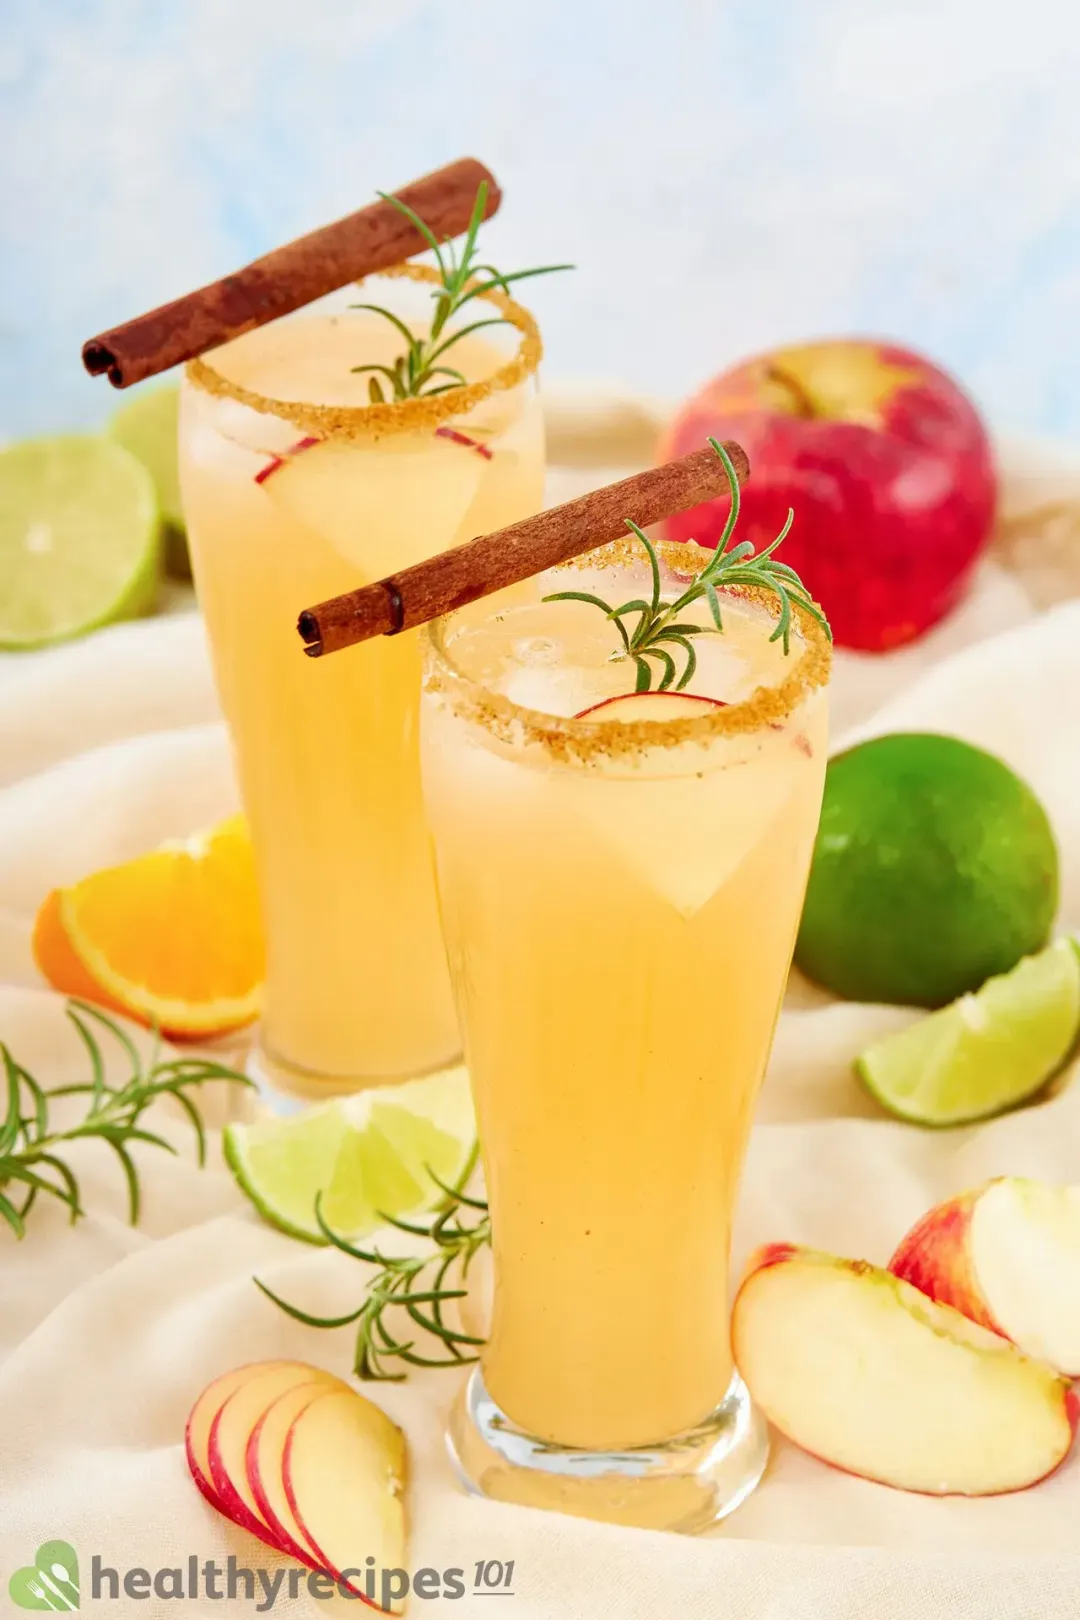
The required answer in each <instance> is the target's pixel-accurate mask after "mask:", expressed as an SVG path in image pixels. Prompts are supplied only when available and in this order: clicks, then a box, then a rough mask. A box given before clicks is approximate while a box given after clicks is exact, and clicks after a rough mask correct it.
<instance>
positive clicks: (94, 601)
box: [0, 434, 160, 650]
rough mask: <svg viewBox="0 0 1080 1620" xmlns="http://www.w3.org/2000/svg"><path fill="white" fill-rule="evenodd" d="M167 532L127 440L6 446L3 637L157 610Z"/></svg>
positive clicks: (58, 634) (48, 637) (2, 473)
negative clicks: (164, 533) (162, 533)
mask: <svg viewBox="0 0 1080 1620" xmlns="http://www.w3.org/2000/svg"><path fill="white" fill-rule="evenodd" d="M159 534H160V517H159V512H158V503H157V497H156V495H155V494H154V484H153V479H152V478H151V477H150V474H149V473H148V472H147V470H146V468H145V467H144V466H143V465H142V463H141V462H139V461H137V460H136V458H135V457H134V456H133V455H130V454H129V453H128V451H126V450H125V449H123V448H122V447H121V446H120V445H118V444H111V443H110V442H109V441H108V440H107V439H99V438H91V437H89V436H87V437H85V438H84V437H80V436H77V435H74V434H72V435H68V436H65V437H63V438H55V439H26V440H24V441H23V442H22V443H21V444H13V445H11V446H9V448H8V449H6V450H2V451H0V579H2V580H3V582H4V584H3V590H2V591H0V647H4V648H10V649H14V650H24V649H28V648H31V647H44V646H48V645H49V644H50V643H51V642H54V641H66V640H68V639H69V638H70V637H72V636H77V635H81V634H82V633H83V632H84V631H87V630H95V629H97V628H98V627H99V626H100V625H103V624H111V623H112V622H113V621H114V620H116V619H130V618H135V617H136V616H137V615H138V614H140V613H144V612H147V611H148V610H149V609H150V608H151V607H152V606H153V602H154V597H155V595H156V593H157V583H158V574H159V551H160V540H159Z"/></svg>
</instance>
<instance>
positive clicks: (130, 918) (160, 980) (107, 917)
mask: <svg viewBox="0 0 1080 1620" xmlns="http://www.w3.org/2000/svg"><path fill="white" fill-rule="evenodd" d="M33 944H34V957H35V960H36V961H37V964H38V967H39V968H40V969H41V971H42V973H43V974H44V975H45V977H46V978H47V979H48V980H49V982H50V984H52V985H54V986H55V987H56V989H58V990H63V991H64V992H65V993H66V994H68V995H76V996H83V997H85V998H86V999H87V1000H89V1001H95V1002H98V1003H100V1004H102V1005H104V1006H107V1007H111V1008H112V1009H113V1010H114V1011H120V1012H124V1013H127V1014H128V1015H129V1016H131V1017H134V1018H137V1019H139V1020H141V1021H142V1022H143V1023H156V1024H157V1025H158V1026H159V1027H160V1028H161V1030H162V1031H163V1032H164V1033H165V1034H166V1035H170V1036H173V1037H179V1038H181V1039H183V1038H187V1039H189V1040H190V1039H194V1038H197V1037H206V1036H210V1035H220V1034H224V1033H225V1032H226V1031H227V1030H231V1029H238V1028H240V1027H241V1026H242V1025H244V1024H248V1023H250V1022H251V1021H252V1019H254V1018H256V1017H257V1016H258V1013H259V1006H260V1000H261V993H262V980H263V974H264V952H263V936H262V925H261V922H260V917H259V904H258V895H257V892H256V887H255V868H254V862H253V859H252V853H251V844H250V840H249V838H248V833H247V826H246V823H245V822H244V819H243V817H242V816H233V817H231V818H230V820H228V821H225V822H223V823H222V824H221V825H220V826H219V827H215V828H213V829H212V830H211V831H210V832H206V833H201V834H199V835H197V836H196V837H194V838H190V839H187V840H184V841H182V842H175V843H168V844H163V845H162V846H161V848H160V849H156V850H153V851H152V852H151V853H150V854H149V855H140V856H138V857H137V858H136V859H135V860H133V861H125V862H124V864H123V865H122V866H111V867H108V868H106V870H105V871H103V872H96V873H95V874H94V875H93V876H92V877H88V878H83V880H82V881H81V882H80V883H75V884H72V885H71V887H70V888H66V889H57V890H54V891H53V893H52V894H50V895H49V896H48V897H47V898H46V900H45V902H44V904H43V905H42V907H41V910H40V911H39V912H38V916H37V921H36V923H35V927H34V941H33Z"/></svg>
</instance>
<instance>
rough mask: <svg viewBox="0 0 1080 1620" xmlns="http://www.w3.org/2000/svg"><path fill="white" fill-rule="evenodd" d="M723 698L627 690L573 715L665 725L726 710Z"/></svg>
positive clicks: (578, 718)
mask: <svg viewBox="0 0 1080 1620" xmlns="http://www.w3.org/2000/svg"><path fill="white" fill-rule="evenodd" d="M727 707H728V705H727V704H726V703H725V702H724V701H723V699H722V698H710V697H695V696H693V695H692V694H691V693H689V692H626V693H623V695H622V696H621V697H610V698H604V700H603V702H602V703H593V704H591V705H590V706H589V708H587V709H582V710H581V712H580V713H579V714H576V715H575V716H574V718H575V720H625V721H627V722H629V723H630V724H634V723H636V722H637V721H639V720H640V721H642V722H643V723H648V722H652V723H654V724H655V723H656V722H657V721H659V722H660V723H661V724H663V722H664V721H667V720H692V719H693V718H694V716H695V715H701V714H708V712H709V710H710V709H726V708H727Z"/></svg>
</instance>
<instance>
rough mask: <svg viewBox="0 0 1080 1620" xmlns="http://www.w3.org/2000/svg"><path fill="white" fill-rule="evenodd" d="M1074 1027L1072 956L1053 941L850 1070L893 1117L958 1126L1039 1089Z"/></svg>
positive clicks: (1079, 1012)
mask: <svg viewBox="0 0 1080 1620" xmlns="http://www.w3.org/2000/svg"><path fill="white" fill-rule="evenodd" d="M1078 1027H1080V953H1078V950H1077V947H1076V944H1075V942H1074V941H1073V940H1070V939H1060V940H1058V941H1057V942H1056V944H1054V945H1050V946H1048V947H1047V949H1046V950H1045V951H1040V952H1039V954H1038V955H1037V956H1028V957H1025V958H1024V960H1023V961H1021V962H1018V963H1017V965H1016V967H1014V968H1013V969H1012V971H1011V972H1009V973H1003V974H1001V975H1000V976H999V977H997V978H993V979H988V980H987V981H986V983H985V984H984V985H983V987H982V989H981V990H977V991H976V992H975V994H974V995H966V996H961V997H960V999H959V1000H958V1001H954V1002H953V1003H952V1004H951V1005H950V1006H948V1007H942V1008H941V1010H940V1011H939V1012H934V1013H930V1014H929V1015H928V1016H927V1017H926V1018H922V1019H920V1020H919V1022H918V1023H917V1024H913V1025H912V1026H911V1027H910V1029H904V1030H900V1031H899V1032H898V1033H897V1034H895V1035H887V1036H886V1037H885V1039H884V1040H881V1041H878V1042H877V1043H876V1044H875V1045H874V1046H871V1047H869V1048H868V1049H867V1050H866V1051H865V1052H864V1053H863V1054H862V1056H861V1057H860V1058H859V1059H858V1060H857V1062H856V1064H855V1068H856V1072H857V1073H858V1075H859V1078H860V1079H861V1080H862V1082H863V1084H864V1085H865V1086H866V1088H867V1090H868V1091H869V1092H870V1093H871V1095H872V1096H874V1097H876V1098H877V1100H878V1102H880V1103H881V1105H882V1106H883V1107H884V1108H887V1109H888V1110H889V1112H890V1113H891V1114H895V1115H896V1116H897V1117H898V1118H899V1119H906V1120H910V1121H912V1122H913V1123H914V1124H917V1125H966V1124H969V1123H971V1122H972V1121H973V1120H978V1119H989V1118H990V1117H991V1116H992V1115H993V1114H1000V1113H1003V1112H1004V1111H1005V1110H1006V1109H1007V1108H1013V1107H1015V1105H1016V1104H1017V1103H1020V1102H1023V1101H1024V1100H1025V1098H1028V1097H1031V1096H1032V1095H1033V1094H1034V1093H1035V1092H1037V1091H1039V1090H1040V1089H1041V1088H1042V1087H1043V1086H1044V1085H1045V1084H1046V1082H1047V1081H1048V1080H1049V1079H1050V1078H1051V1076H1052V1075H1053V1074H1054V1073H1055V1072H1056V1070H1058V1069H1059V1068H1060V1067H1061V1065H1062V1064H1063V1063H1064V1062H1065V1060H1066V1058H1067V1057H1068V1056H1069V1054H1070V1052H1071V1050H1072V1048H1073V1045H1074V1043H1075V1041H1076V1037H1077V1030H1078Z"/></svg>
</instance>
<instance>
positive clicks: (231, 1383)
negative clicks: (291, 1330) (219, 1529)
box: [184, 1361, 292, 1513]
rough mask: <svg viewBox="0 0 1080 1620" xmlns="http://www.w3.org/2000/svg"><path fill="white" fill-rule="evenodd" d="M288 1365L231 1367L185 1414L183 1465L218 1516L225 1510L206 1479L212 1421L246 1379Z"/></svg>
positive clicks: (266, 1363) (258, 1363) (265, 1363)
mask: <svg viewBox="0 0 1080 1620" xmlns="http://www.w3.org/2000/svg"><path fill="white" fill-rule="evenodd" d="M289 1365H292V1364H291V1363H289V1362H284V1361H254V1362H249V1363H248V1364H247V1365H246V1366H243V1367H234V1368H233V1370H232V1371H231V1372H227V1373H222V1374H221V1377H220V1378H215V1379H214V1381H213V1383H212V1384H208V1385H207V1386H206V1388H205V1389H204V1390H203V1392H202V1394H201V1395H200V1396H199V1397H198V1399H197V1400H196V1402H195V1405H194V1406H193V1407H192V1408H191V1411H190V1412H189V1414H188V1420H187V1423H186V1425H185V1427H184V1450H185V1453H186V1455H187V1465H188V1468H189V1470H190V1472H191V1477H192V1479H193V1480H194V1481H195V1484H196V1485H197V1486H198V1488H199V1490H200V1491H201V1492H202V1494H203V1496H205V1498H206V1500H207V1501H208V1502H209V1503H210V1506H211V1507H212V1508H214V1509H216V1511H217V1512H218V1513H224V1512H225V1509H224V1508H223V1507H222V1505H221V1497H220V1496H219V1495H218V1493H217V1491H216V1490H215V1489H214V1485H213V1481H212V1480H211V1478H210V1430H211V1428H212V1427H213V1423H214V1419H215V1418H216V1417H217V1415H218V1413H219V1412H220V1411H221V1408H222V1407H223V1406H224V1405H225V1402H226V1401H227V1400H228V1399H229V1397H230V1396H231V1395H232V1394H233V1393H234V1392H235V1391H236V1390H238V1389H239V1388H240V1386H241V1385H242V1384H244V1383H246V1382H247V1380H248V1379H249V1378H251V1377H253V1376H254V1375H256V1374H258V1373H262V1372H265V1371H266V1370H267V1369H268V1368H270V1367H286V1366H289Z"/></svg>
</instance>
